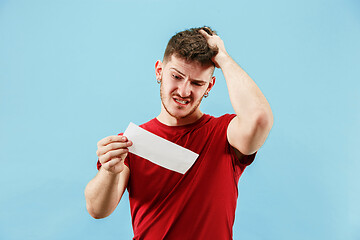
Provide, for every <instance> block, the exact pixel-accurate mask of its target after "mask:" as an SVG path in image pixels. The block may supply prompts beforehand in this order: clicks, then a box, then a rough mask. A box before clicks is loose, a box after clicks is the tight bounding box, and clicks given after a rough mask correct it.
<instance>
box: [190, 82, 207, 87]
mask: <svg viewBox="0 0 360 240" xmlns="http://www.w3.org/2000/svg"><path fill="white" fill-rule="evenodd" d="M191 84H192V85H195V86H202V85H204V84H203V83H199V82H191Z"/></svg>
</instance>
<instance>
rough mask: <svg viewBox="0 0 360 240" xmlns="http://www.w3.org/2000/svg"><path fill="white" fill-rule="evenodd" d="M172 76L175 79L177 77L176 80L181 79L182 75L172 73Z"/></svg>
mask: <svg viewBox="0 0 360 240" xmlns="http://www.w3.org/2000/svg"><path fill="white" fill-rule="evenodd" d="M172 77H173V78H174V79H176V80H180V79H181V77H180V76H179V75H176V74H172Z"/></svg>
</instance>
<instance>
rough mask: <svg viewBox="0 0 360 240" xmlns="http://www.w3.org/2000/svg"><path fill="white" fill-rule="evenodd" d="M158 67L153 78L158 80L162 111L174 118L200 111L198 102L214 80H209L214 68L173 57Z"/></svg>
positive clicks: (189, 115) (185, 116)
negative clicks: (155, 76) (158, 76)
mask: <svg viewBox="0 0 360 240" xmlns="http://www.w3.org/2000/svg"><path fill="white" fill-rule="evenodd" d="M157 64H158V63H157ZM160 64H162V70H161V72H159V74H158V73H157V75H160V79H161V86H160V96H161V102H162V105H163V107H164V109H165V110H166V112H167V113H168V114H169V115H170V116H171V117H173V118H176V119H184V118H187V117H191V116H192V115H194V114H197V113H198V112H200V109H199V106H200V103H201V100H202V98H203V96H204V94H205V93H207V92H208V91H210V89H211V88H212V86H213V85H214V82H215V77H212V74H213V72H214V67H213V66H212V65H208V66H202V65H201V64H199V63H196V62H187V61H186V60H184V59H182V58H179V57H175V56H171V57H170V59H169V60H167V61H166V62H164V63H161V62H160Z"/></svg>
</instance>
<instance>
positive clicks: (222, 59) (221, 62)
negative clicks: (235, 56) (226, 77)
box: [215, 52, 233, 68]
mask: <svg viewBox="0 0 360 240" xmlns="http://www.w3.org/2000/svg"><path fill="white" fill-rule="evenodd" d="M215 61H216V65H217V66H218V67H219V68H222V67H223V66H225V65H226V64H228V63H231V62H232V61H233V60H232V58H231V57H230V55H229V54H228V53H227V52H219V53H218V54H217V55H216V57H215Z"/></svg>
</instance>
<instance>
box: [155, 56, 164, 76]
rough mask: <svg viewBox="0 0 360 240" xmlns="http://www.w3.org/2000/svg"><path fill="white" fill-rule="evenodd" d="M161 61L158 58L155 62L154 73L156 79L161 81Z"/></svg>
mask: <svg viewBox="0 0 360 240" xmlns="http://www.w3.org/2000/svg"><path fill="white" fill-rule="evenodd" d="M162 65H163V64H162V62H161V61H160V60H157V61H156V63H155V74H156V79H157V80H158V81H161V75H162V70H163V69H162Z"/></svg>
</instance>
